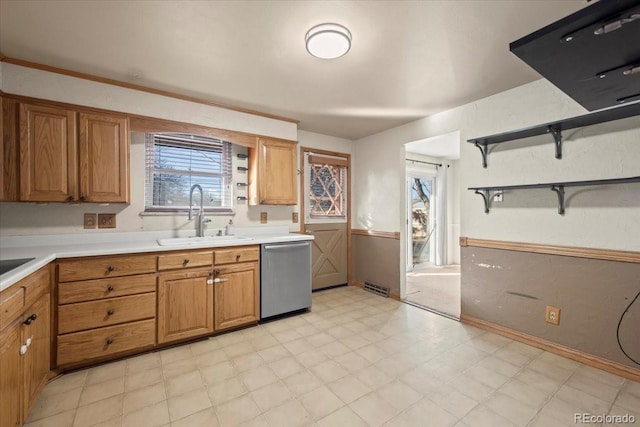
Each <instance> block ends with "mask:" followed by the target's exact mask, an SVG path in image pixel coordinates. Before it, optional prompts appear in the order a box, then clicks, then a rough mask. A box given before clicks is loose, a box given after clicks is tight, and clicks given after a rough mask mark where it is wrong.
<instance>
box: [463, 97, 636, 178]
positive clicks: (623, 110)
mask: <svg viewBox="0 0 640 427" xmlns="http://www.w3.org/2000/svg"><path fill="white" fill-rule="evenodd" d="M638 115H640V102H638V103H634V104H630V105H625V106H623V107H616V108H610V109H607V110H603V111H598V112H596V113H592V114H585V115H582V116H577V117H571V118H568V119H564V120H558V121H555V122H550V123H545V124H542V125H537V126H532V127H528V128H523V129H518V130H514V131H510V132H504V133H498V134H495V135H489V136H483V137H480V138H473V139H469V140H467V142H468V143H471V144H473V145H475V146H476V147H477V148H478V149H479V150H480V153H482V167H484V168H486V167H487V156H488V155H489V146H490V145H495V144H502V143H506V142H512V141H516V140H518V139H523V138H530V137H532V136H539V135H544V134H550V135H551V136H552V137H553V142H554V144H555V148H556V159H561V158H562V131H565V130H570V129H575V128H579V127H585V126H590V125H595V124H598V123H605V122H611V121H614V120H620V119H626V118H628V117H633V116H638Z"/></svg>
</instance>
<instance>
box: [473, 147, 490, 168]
mask: <svg viewBox="0 0 640 427" xmlns="http://www.w3.org/2000/svg"><path fill="white" fill-rule="evenodd" d="M473 145H475V146H476V147H477V148H478V150H480V152H481V153H482V167H483V168H485V169H486V168H487V154H489V144H487V143H486V142H483V143H482V144H480V143H479V142H478V141H476V142H474V143H473Z"/></svg>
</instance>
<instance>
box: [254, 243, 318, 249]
mask: <svg viewBox="0 0 640 427" xmlns="http://www.w3.org/2000/svg"><path fill="white" fill-rule="evenodd" d="M308 245H309V242H302V243H291V244H288V245H262V247H263V248H264V249H265V250H267V251H268V250H271V249H289V248H299V247H303V246H308Z"/></svg>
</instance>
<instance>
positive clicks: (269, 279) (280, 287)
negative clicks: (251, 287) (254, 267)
mask: <svg viewBox="0 0 640 427" xmlns="http://www.w3.org/2000/svg"><path fill="white" fill-rule="evenodd" d="M309 307H311V244H310V242H308V241H307V242H287V243H273V244H263V245H261V250H260V319H265V318H268V317H272V316H277V315H279V314H284V313H289V312H292V311H296V310H302V309H305V308H309Z"/></svg>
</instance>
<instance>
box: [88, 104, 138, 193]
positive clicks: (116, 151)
mask: <svg viewBox="0 0 640 427" xmlns="http://www.w3.org/2000/svg"><path fill="white" fill-rule="evenodd" d="M128 138H129V130H128V122H127V119H126V118H125V117H116V116H111V115H106V114H88V113H80V147H79V150H80V199H81V200H82V201H86V202H113V203H117V202H123V203H129V139H128Z"/></svg>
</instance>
